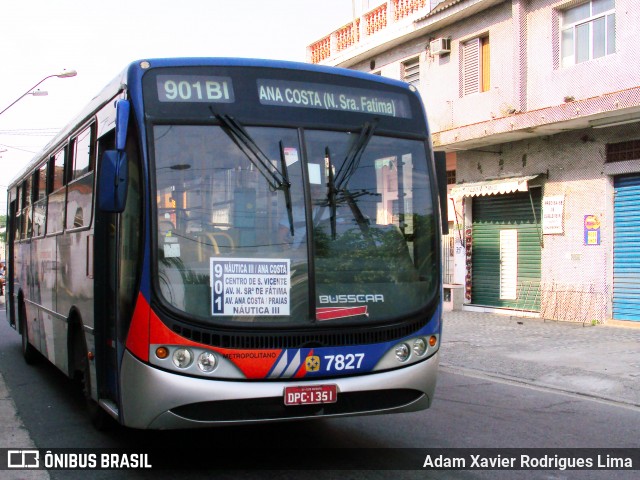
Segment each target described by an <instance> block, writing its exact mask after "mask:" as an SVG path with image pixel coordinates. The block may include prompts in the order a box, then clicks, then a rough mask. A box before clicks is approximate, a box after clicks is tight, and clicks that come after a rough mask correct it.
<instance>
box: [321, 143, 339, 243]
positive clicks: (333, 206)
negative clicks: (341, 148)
mask: <svg viewBox="0 0 640 480" xmlns="http://www.w3.org/2000/svg"><path fill="white" fill-rule="evenodd" d="M324 158H326V159H327V166H328V168H329V172H328V174H327V200H328V202H329V211H330V216H329V221H330V222H331V239H332V240H335V239H336V213H337V212H336V211H337V206H338V205H337V202H336V196H337V194H338V189H337V188H336V182H335V180H334V178H333V163H332V162H331V151H330V150H329V147H325V149H324Z"/></svg>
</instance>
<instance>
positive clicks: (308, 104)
mask: <svg viewBox="0 0 640 480" xmlns="http://www.w3.org/2000/svg"><path fill="white" fill-rule="evenodd" d="M257 83H258V97H259V99H260V103H261V104H262V105H273V106H279V107H297V108H316V109H322V110H338V111H341V112H354V113H369V114H373V115H385V116H389V117H398V118H411V106H410V104H409V99H408V97H407V96H405V95H401V94H398V93H392V92H386V91H381V90H372V89H364V88H352V87H342V86H339V85H328V84H323V83H307V82H291V81H286V80H270V79H269V80H267V79H258V81H257Z"/></svg>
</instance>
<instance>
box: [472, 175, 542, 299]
mask: <svg viewBox="0 0 640 480" xmlns="http://www.w3.org/2000/svg"><path fill="white" fill-rule="evenodd" d="M530 192H531V198H530V197H529V192H518V193H512V194H506V195H492V196H486V197H475V198H474V199H473V207H472V208H473V230H472V232H473V250H472V251H473V255H472V289H471V292H472V293H471V302H472V303H473V304H476V305H486V306H493V307H504V308H526V309H527V310H535V311H537V310H539V309H540V298H539V294H538V290H539V287H540V273H541V269H540V264H541V247H540V231H541V227H540V218H541V211H540V210H541V189H540V188H532V189H531V190H530ZM532 200H533V205H534V207H535V216H534V213H533V209H532V208H531V201H532ZM510 229H513V230H517V234H515V235H508V236H505V235H504V234H503V235H501V233H500V231H504V230H510ZM501 237H502V239H503V250H504V241H505V238H507V240H508V239H509V238H517V284H516V285H515V287H514V288H515V298H504V297H510V296H511V295H505V292H504V285H503V292H502V295H501V278H500V277H501V265H500V258H501V252H500V248H501ZM503 258H504V252H503ZM525 296H526V298H525ZM501 297H503V298H501Z"/></svg>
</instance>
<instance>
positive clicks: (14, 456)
mask: <svg viewBox="0 0 640 480" xmlns="http://www.w3.org/2000/svg"><path fill="white" fill-rule="evenodd" d="M7 467H8V468H40V452H39V451H38V450H8V451H7Z"/></svg>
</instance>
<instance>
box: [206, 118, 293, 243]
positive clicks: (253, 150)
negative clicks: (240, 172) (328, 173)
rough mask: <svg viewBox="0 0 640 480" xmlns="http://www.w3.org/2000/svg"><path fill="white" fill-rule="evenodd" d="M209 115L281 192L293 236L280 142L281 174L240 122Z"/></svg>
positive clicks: (282, 151)
mask: <svg viewBox="0 0 640 480" xmlns="http://www.w3.org/2000/svg"><path fill="white" fill-rule="evenodd" d="M211 113H213V115H214V116H215V117H216V118H217V119H218V121H219V122H220V123H221V124H222V131H223V132H225V133H226V134H227V135H228V136H229V138H230V139H231V140H232V141H233V143H235V144H236V145H237V146H238V148H239V149H240V151H241V152H242V153H244V154H245V156H246V157H247V158H248V159H249V161H250V162H251V163H252V164H253V165H254V166H255V167H256V169H257V170H258V172H260V174H261V175H262V176H263V177H264V178H265V180H266V181H267V183H268V184H269V187H270V188H271V190H282V191H283V192H284V200H285V204H286V207H287V216H288V217H289V231H290V232H291V236H293V207H292V205H291V182H290V181H289V168H288V167H287V162H286V160H285V155H284V146H283V144H282V141H280V167H281V168H282V172H281V171H280V170H278V169H277V168H276V167H274V166H273V164H272V163H271V160H269V157H267V156H266V155H265V154H264V152H263V151H262V150H260V147H259V146H258V144H257V143H256V142H255V140H254V139H253V138H251V135H249V133H248V132H247V131H246V130H245V128H244V127H243V126H242V124H241V123H240V122H238V121H237V120H236V119H235V118H233V117H231V116H229V115H226V114H217V113H215V112H214V111H213V109H211Z"/></svg>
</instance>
